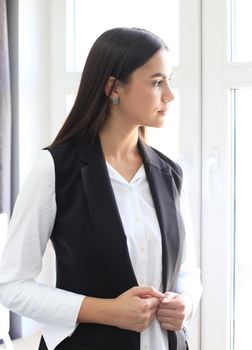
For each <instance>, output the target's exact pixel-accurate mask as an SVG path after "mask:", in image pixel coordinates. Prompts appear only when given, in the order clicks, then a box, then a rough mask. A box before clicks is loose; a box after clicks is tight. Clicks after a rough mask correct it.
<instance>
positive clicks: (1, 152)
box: [0, 0, 11, 215]
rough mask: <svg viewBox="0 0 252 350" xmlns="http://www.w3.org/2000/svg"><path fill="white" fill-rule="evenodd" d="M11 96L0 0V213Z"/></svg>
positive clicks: (6, 188) (6, 205)
mask: <svg viewBox="0 0 252 350" xmlns="http://www.w3.org/2000/svg"><path fill="white" fill-rule="evenodd" d="M10 185H11V97H10V69H9V48H8V31H7V10H6V0H0V213H7V214H8V215H10V190H11V188H10Z"/></svg>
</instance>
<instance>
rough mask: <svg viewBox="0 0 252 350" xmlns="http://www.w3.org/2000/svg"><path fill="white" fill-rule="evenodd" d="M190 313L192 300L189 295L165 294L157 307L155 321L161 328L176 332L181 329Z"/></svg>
mask: <svg viewBox="0 0 252 350" xmlns="http://www.w3.org/2000/svg"><path fill="white" fill-rule="evenodd" d="M191 313H192V299H191V297H190V295H189V294H187V293H181V294H177V293H172V292H166V293H165V296H164V298H163V300H162V301H161V303H160V305H159V308H158V311H157V319H158V321H159V322H160V324H161V327H162V328H164V329H167V330H172V331H178V330H181V329H182V328H183V325H184V321H185V320H186V319H187V318H188V317H190V315H191Z"/></svg>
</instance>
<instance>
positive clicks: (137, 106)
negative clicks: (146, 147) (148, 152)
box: [116, 49, 174, 127]
mask: <svg viewBox="0 0 252 350" xmlns="http://www.w3.org/2000/svg"><path fill="white" fill-rule="evenodd" d="M170 76H171V67H170V66H169V64H168V52H167V51H166V50H165V49H161V50H159V51H158V52H157V53H156V54H154V55H153V56H152V57H151V58H150V60H149V61H147V62H146V63H145V64H144V65H143V66H141V67H139V68H137V69H136V70H135V71H134V72H133V73H132V75H131V78H130V80H129V82H128V83H126V84H123V85H122V86H121V88H120V89H119V90H118V93H119V98H120V103H119V105H117V106H116V107H118V108H119V110H118V112H120V114H121V115H122V118H123V119H122V121H124V122H127V123H130V124H132V126H141V125H143V126H151V127H161V126H162V125H163V123H164V120H165V117H166V114H167V111H168V108H169V103H170V102H171V101H172V100H173V99H174V95H173V93H172V92H171V89H170V86H169V79H170Z"/></svg>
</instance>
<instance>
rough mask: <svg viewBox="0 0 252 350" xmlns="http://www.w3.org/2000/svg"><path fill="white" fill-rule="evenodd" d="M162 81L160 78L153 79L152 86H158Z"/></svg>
mask: <svg viewBox="0 0 252 350" xmlns="http://www.w3.org/2000/svg"><path fill="white" fill-rule="evenodd" d="M161 83H162V80H155V81H153V85H154V86H159V85H160V84H161Z"/></svg>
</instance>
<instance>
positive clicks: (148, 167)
mask: <svg viewBox="0 0 252 350" xmlns="http://www.w3.org/2000/svg"><path fill="white" fill-rule="evenodd" d="M139 150H140V153H141V155H142V158H143V159H144V165H145V172H146V176H147V179H148V182H149V186H150V191H151V194H152V197H153V202H154V205H155V208H156V212H157V217H158V221H159V226H160V230H161V235H162V281H163V291H164V292H165V291H167V290H173V288H174V284H175V282H176V279H177V276H178V273H179V270H180V262H181V258H182V251H183V249H182V243H183V241H184V227H183V222H182V218H181V216H180V210H179V194H178V191H177V188H176V186H175V182H174V180H173V177H172V174H171V168H170V166H169V165H168V164H167V162H165V161H163V160H162V159H161V158H160V157H159V156H158V155H157V154H156V152H154V151H153V150H152V148H151V147H149V146H146V145H145V144H144V143H142V142H141V141H140V142H139Z"/></svg>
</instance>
